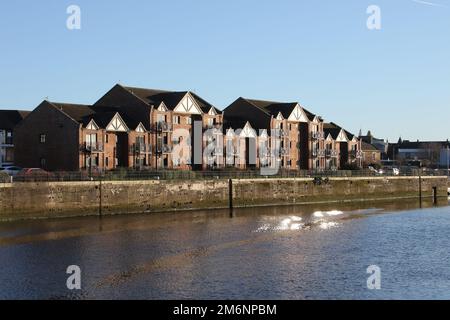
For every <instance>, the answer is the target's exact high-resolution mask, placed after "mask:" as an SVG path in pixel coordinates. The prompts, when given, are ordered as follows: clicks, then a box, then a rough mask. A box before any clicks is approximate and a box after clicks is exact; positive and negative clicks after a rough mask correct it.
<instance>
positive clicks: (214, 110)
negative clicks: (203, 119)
mask: <svg viewBox="0 0 450 320" xmlns="http://www.w3.org/2000/svg"><path fill="white" fill-rule="evenodd" d="M208 114H209V115H210V116H215V115H217V111H216V109H214V108H211V109H209V112H208Z"/></svg>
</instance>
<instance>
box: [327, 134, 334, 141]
mask: <svg viewBox="0 0 450 320" xmlns="http://www.w3.org/2000/svg"><path fill="white" fill-rule="evenodd" d="M326 140H327V141H333V137H332V136H331V134H330V133H329V134H328V136H327V139H326Z"/></svg>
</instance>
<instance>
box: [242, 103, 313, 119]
mask: <svg viewBox="0 0 450 320" xmlns="http://www.w3.org/2000/svg"><path fill="white" fill-rule="evenodd" d="M243 99H245V98H243ZM245 100H247V101H248V102H250V103H252V104H253V105H255V106H256V107H258V108H260V109H261V110H262V111H264V112H266V113H268V114H270V115H272V116H274V117H276V116H278V113H280V112H281V114H282V115H283V117H284V118H285V119H287V118H289V116H290V115H291V113H292V111H293V110H294V108H295V107H296V106H297V105H299V103H298V102H276V101H265V100H255V99H245ZM302 109H303V110H304V111H305V113H306V115H307V116H308V119H309V120H310V121H313V120H314V118H315V117H316V115H315V114H314V113H312V112H310V111H308V110H306V109H305V108H303V107H302Z"/></svg>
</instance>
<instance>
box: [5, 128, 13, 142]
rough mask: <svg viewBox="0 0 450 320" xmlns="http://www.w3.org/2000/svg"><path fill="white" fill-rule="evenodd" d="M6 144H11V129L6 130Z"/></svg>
mask: <svg viewBox="0 0 450 320" xmlns="http://www.w3.org/2000/svg"><path fill="white" fill-rule="evenodd" d="M6 144H13V141H12V131H11V130H7V131H6Z"/></svg>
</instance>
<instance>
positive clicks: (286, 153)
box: [280, 148, 289, 156]
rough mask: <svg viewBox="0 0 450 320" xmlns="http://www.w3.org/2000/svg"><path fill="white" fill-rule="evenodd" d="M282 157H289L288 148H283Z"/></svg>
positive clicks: (281, 150)
mask: <svg viewBox="0 0 450 320" xmlns="http://www.w3.org/2000/svg"><path fill="white" fill-rule="evenodd" d="M280 155H282V156H287V155H289V150H288V149H286V148H281V149H280Z"/></svg>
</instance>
